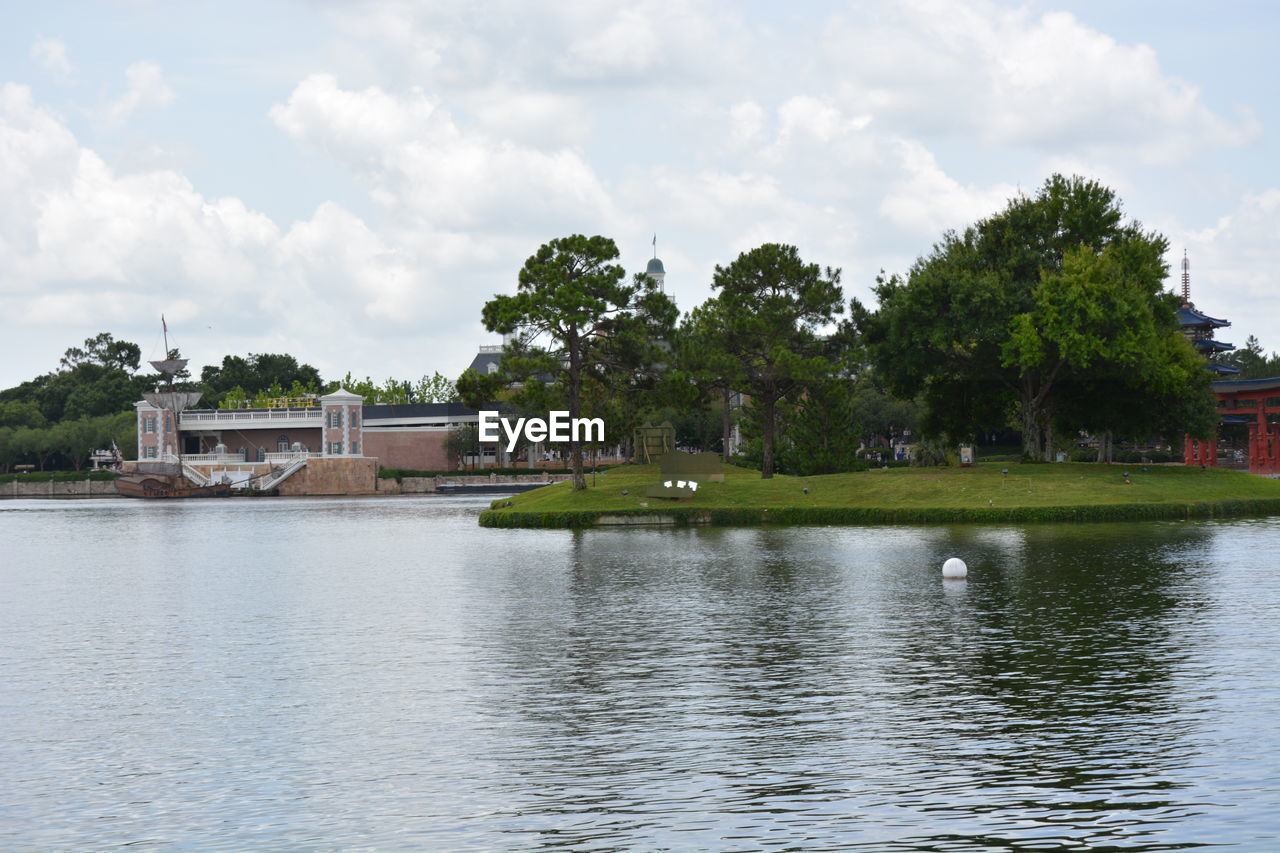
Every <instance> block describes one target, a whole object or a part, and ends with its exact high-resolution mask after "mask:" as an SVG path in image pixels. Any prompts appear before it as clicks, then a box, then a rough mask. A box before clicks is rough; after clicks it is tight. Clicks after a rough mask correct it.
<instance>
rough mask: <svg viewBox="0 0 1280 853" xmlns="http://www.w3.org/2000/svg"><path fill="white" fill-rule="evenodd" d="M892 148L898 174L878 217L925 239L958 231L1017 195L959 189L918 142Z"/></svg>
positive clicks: (1006, 190)
mask: <svg viewBox="0 0 1280 853" xmlns="http://www.w3.org/2000/svg"><path fill="white" fill-rule="evenodd" d="M896 148H897V154H898V158H899V162H900V164H901V167H902V168H901V173H900V177H899V178H898V179H897V180H895V181H894V183H893V185H892V186H891V188H890V189H889V191H888V193H886V195H885V196H884V198H882V199H881V201H880V213H881V215H882V216H884V217H885V218H886V219H888V220H889V221H890V222H892V223H894V224H895V225H898V226H900V227H902V228H905V229H908V230H910V231H911V232H913V233H915V234H919V235H920V236H921V237H924V238H926V239H927V238H930V237H933V238H936V237H938V236H939V235H941V234H942V233H943V232H944V231H947V230H955V231H962V230H963V229H964V228H965V227H966V226H968V225H970V224H972V223H973V222H976V221H977V220H979V219H981V218H983V217H986V216H990V215H991V214H993V213H995V212H997V211H998V210H1000V209H1001V208H1002V207H1004V206H1005V204H1006V203H1007V202H1008V201H1009V199H1011V198H1013V197H1014V195H1015V194H1016V193H1017V188H1016V187H1014V186H1011V185H1009V184H997V185H995V186H990V187H974V186H962V185H961V184H960V183H959V182H958V181H956V180H955V179H954V178H952V177H950V176H949V175H947V174H946V173H945V172H944V171H943V170H942V169H941V167H939V166H938V161H937V159H936V158H935V157H934V156H933V154H932V152H930V151H929V150H928V149H926V148H925V147H924V146H923V145H921V144H920V143H919V142H915V141H913V140H906V139H904V140H899V141H898V142H897V145H896Z"/></svg>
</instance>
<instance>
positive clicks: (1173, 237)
mask: <svg viewBox="0 0 1280 853" xmlns="http://www.w3.org/2000/svg"><path fill="white" fill-rule="evenodd" d="M1166 233H1167V234H1168V235H1169V237H1170V251H1169V257H1168V261H1169V265H1170V269H1171V270H1172V271H1173V272H1172V273H1171V275H1170V279H1169V284H1170V287H1171V288H1173V289H1177V288H1178V287H1179V286H1180V282H1179V281H1178V276H1179V274H1180V266H1179V265H1180V264H1181V261H1182V251H1183V250H1184V249H1185V250H1186V252H1187V254H1188V257H1189V259H1190V261H1191V298H1192V300H1193V301H1194V302H1195V303H1196V307H1197V308H1199V309H1201V310H1202V311H1204V312H1205V313H1207V314H1209V315H1211V316H1214V317H1225V318H1226V319H1228V320H1231V321H1232V325H1233V328H1231V329H1224V330H1222V331H1221V332H1220V333H1218V335H1217V337H1218V338H1219V339H1221V340H1225V341H1228V342H1230V343H1234V344H1236V345H1237V346H1241V345H1243V344H1244V340H1245V338H1246V337H1247V336H1249V335H1256V336H1257V337H1258V338H1259V340H1261V341H1262V344H1263V346H1264V348H1267V349H1268V350H1269V351H1270V350H1272V349H1280V342H1278V341H1277V337H1276V334H1275V329H1276V327H1277V325H1280V310H1278V309H1277V308H1276V302H1275V296H1276V272H1275V271H1276V270H1277V269H1280V245H1277V242H1276V234H1280V188H1277V187H1269V188H1267V189H1264V190H1262V191H1261V192H1257V193H1249V194H1246V195H1245V196H1243V197H1242V198H1240V199H1239V201H1238V202H1237V203H1236V204H1235V206H1234V208H1233V209H1232V210H1231V211H1230V212H1228V213H1226V214H1224V215H1223V216H1221V217H1219V218H1218V219H1217V220H1216V221H1215V222H1214V223H1213V224H1212V225H1210V226H1208V227H1205V228H1199V229H1186V228H1177V227H1174V228H1169V229H1167V231H1166Z"/></svg>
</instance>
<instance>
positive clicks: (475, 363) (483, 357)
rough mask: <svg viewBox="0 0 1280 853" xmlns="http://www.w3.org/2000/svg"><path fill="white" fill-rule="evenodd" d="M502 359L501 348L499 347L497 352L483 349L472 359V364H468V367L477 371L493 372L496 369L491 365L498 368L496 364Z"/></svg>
mask: <svg viewBox="0 0 1280 853" xmlns="http://www.w3.org/2000/svg"><path fill="white" fill-rule="evenodd" d="M500 361H502V350H501V348H499V349H498V351H497V352H484V351H481V352H478V353H476V357H475V358H473V359H471V364H469V365H467V368H468V369H469V370H474V371H475V372H476V373H493V372H494V371H493V370H491V369H490V367H489V366H490V365H494V366H495V368H496V365H497V364H498V362H500Z"/></svg>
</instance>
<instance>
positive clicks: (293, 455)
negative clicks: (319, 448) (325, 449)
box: [266, 450, 321, 465]
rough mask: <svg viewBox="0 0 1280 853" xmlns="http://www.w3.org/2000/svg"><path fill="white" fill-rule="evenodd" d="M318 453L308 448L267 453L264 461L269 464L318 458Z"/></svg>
mask: <svg viewBox="0 0 1280 853" xmlns="http://www.w3.org/2000/svg"><path fill="white" fill-rule="evenodd" d="M320 455H321V454H319V453H313V452H311V451H309V450H290V451H288V452H285V453H268V454H267V458H266V461H267V463H268V464H269V465H279V464H280V463H281V462H293V461H294V460H296V459H319V458H320Z"/></svg>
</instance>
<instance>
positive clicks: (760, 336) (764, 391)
mask: <svg viewBox="0 0 1280 853" xmlns="http://www.w3.org/2000/svg"><path fill="white" fill-rule="evenodd" d="M711 286H712V288H713V289H714V290H715V291H716V295H715V296H713V297H712V298H711V299H710V300H708V301H707V302H706V303H704V304H703V306H701V308H700V309H698V310H697V311H695V312H693V313H692V314H691V315H690V317H689V318H688V320H687V321H686V327H688V328H690V329H691V330H692V331H695V332H696V333H697V334H699V335H700V336H701V337H702V344H701V346H702V348H703V352H702V353H701V355H700V360H701V363H702V364H704V365H707V369H708V370H709V371H710V372H713V373H714V372H716V371H722V372H723V373H725V374H726V382H727V383H729V384H732V385H734V386H736V389H737V390H738V391H741V392H743V393H746V394H750V395H751V397H752V400H753V403H754V405H755V406H756V407H758V410H759V413H760V418H761V423H760V427H761V439H762V454H761V462H760V475H761V477H764V478H766V479H767V478H769V477H772V476H773V473H774V450H775V446H776V443H777V428H778V403H779V402H780V401H782V400H785V399H788V398H789V397H791V396H793V395H797V394H798V393H799V392H800V391H801V390H802V389H803V388H804V387H805V385H806V383H809V382H815V381H818V380H821V379H826V378H829V377H831V376H832V375H833V372H836V371H833V363H834V362H836V361H838V359H839V357H840V354H841V342H842V341H843V340H844V339H843V337H842V336H840V335H828V336H824V335H823V334H822V333H823V331H824V329H825V327H828V326H830V325H831V324H832V323H834V322H835V319H836V317H837V315H839V314H842V313H843V311H844V305H843V299H844V297H843V294H842V292H841V290H840V271H839V270H835V269H832V268H830V267H828V268H827V269H826V270H823V269H821V268H819V266H818V265H817V264H806V263H805V262H804V261H803V260H801V258H800V251H799V250H798V249H797V248H796V247H795V246H788V245H784V244H779V243H766V244H764V245H763V246H759V247H757V248H755V249H752V250H751V251H749V252H743V253H742V254H740V255H738V257H737V259H735V260H734V261H733V262H732V263H730V264H729V265H728V266H723V267H722V266H717V267H716V270H715V276H714V278H713V280H712V283H711Z"/></svg>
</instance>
